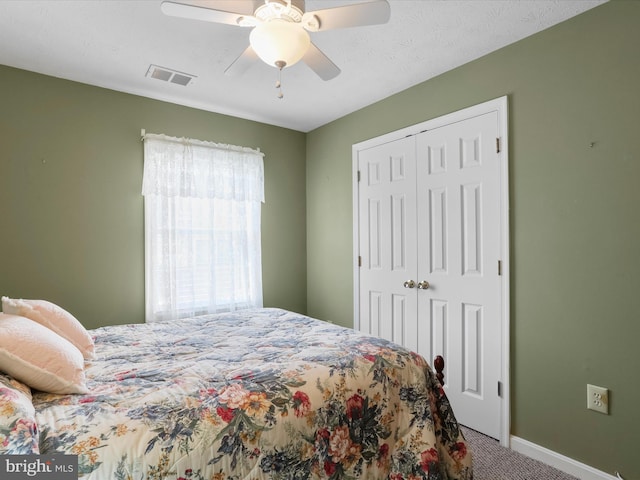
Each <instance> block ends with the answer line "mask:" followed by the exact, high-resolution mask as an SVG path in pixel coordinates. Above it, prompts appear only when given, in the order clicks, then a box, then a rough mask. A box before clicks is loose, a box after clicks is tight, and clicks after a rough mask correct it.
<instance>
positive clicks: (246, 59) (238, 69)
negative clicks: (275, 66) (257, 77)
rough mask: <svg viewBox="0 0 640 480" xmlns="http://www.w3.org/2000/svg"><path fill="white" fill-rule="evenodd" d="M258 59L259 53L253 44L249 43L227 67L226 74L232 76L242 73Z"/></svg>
mask: <svg viewBox="0 0 640 480" xmlns="http://www.w3.org/2000/svg"><path fill="white" fill-rule="evenodd" d="M256 60H258V54H257V53H256V52H255V50H254V49H253V48H252V47H251V45H249V46H248V47H247V48H246V50H245V51H244V52H242V53H241V54H240V56H239V57H238V58H236V59H235V60H234V61H233V63H232V64H231V65H229V66H228V67H227V69H226V70H225V71H224V74H225V75H231V76H238V75H242V74H243V73H244V72H246V71H247V69H248V68H249V67H250V66H251V65H253V64H254V62H255V61H256Z"/></svg>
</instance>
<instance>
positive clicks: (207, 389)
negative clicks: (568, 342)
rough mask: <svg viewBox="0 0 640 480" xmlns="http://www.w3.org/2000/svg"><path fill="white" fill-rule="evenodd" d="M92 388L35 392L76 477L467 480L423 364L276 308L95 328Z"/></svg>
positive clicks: (465, 458) (54, 444)
mask: <svg viewBox="0 0 640 480" xmlns="http://www.w3.org/2000/svg"><path fill="white" fill-rule="evenodd" d="M92 333H94V334H95V342H96V359H95V360H92V361H91V362H89V363H88V364H87V370H86V374H87V378H88V387H89V389H90V393H89V394H87V395H53V394H45V393H35V392H34V395H33V404H34V406H35V418H36V422H37V428H38V431H39V449H40V453H42V454H49V453H68V454H76V455H78V463H79V471H80V475H81V477H82V478H86V479H91V480H97V479H100V480H125V479H149V480H152V479H153V480H157V479H172V480H174V479H180V480H182V479H193V480H202V479H207V480H210V479H212V480H259V479H274V480H279V479H291V480H293V479H295V480H303V479H351V478H362V479H383V478H384V479H392V480H399V479H430V480H436V479H442V480H444V479H471V478H472V470H471V454H470V452H469V451H468V450H467V444H466V442H465V440H464V438H463V436H462V433H461V431H460V430H459V428H458V425H457V422H456V420H455V418H454V415H453V412H452V410H451V408H450V405H449V402H448V400H447V398H446V396H445V394H444V392H443V390H442V388H441V387H440V385H439V383H438V382H437V380H436V379H435V376H434V374H433V373H432V371H431V369H430V367H429V366H428V365H427V363H426V362H425V360H424V359H423V358H422V357H420V356H418V355H417V354H414V353H411V352H409V351H408V350H406V349H403V348H400V347H398V346H396V345H394V344H392V343H389V342H387V341H386V340H382V339H378V338H374V337H369V336H365V335H363V334H360V333H358V332H355V331H353V330H349V329H345V328H342V327H339V326H335V325H332V324H329V323H326V322H321V321H319V320H314V319H311V318H308V317H305V316H302V315H299V314H296V313H292V312H288V311H285V310H280V309H259V310H249V311H242V312H236V313H232V314H219V315H208V316H203V317H197V318H193V319H187V320H180V321H173V322H165V323H155V324H138V325H119V326H111V327H104V328H100V329H96V330H94V331H93V332H92Z"/></svg>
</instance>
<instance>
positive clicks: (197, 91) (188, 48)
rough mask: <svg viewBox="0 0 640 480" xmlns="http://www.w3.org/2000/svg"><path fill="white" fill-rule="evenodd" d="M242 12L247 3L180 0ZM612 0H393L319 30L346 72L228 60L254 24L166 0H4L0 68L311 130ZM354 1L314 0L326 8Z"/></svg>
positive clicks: (317, 36)
mask: <svg viewBox="0 0 640 480" xmlns="http://www.w3.org/2000/svg"><path fill="white" fill-rule="evenodd" d="M180 1H182V2H183V3H192V4H201V5H209V6H212V7H214V8H225V7H227V8H229V7H231V8H233V9H234V10H239V9H241V8H244V9H245V11H247V9H248V11H247V13H251V11H252V7H253V2H252V1H251V0H208V1H206V0H204V1H203V0H194V1H188V0H180ZM604 1H605V0H492V1H485V0H464V1H456V0H391V1H390V3H391V20H390V22H389V23H388V24H385V25H376V26H368V27H358V28H350V29H342V30H332V31H327V32H317V33H312V34H311V37H312V41H313V42H314V43H315V44H316V45H318V47H320V48H321V49H322V50H323V51H324V52H325V54H327V55H328V56H329V58H331V59H332V60H333V62H334V63H335V64H337V65H338V66H339V67H340V68H341V69H342V73H341V74H340V75H339V76H338V77H336V78H335V79H333V80H330V81H327V82H325V81H322V80H321V79H320V78H318V77H317V76H316V75H315V74H314V73H313V72H312V71H311V70H310V69H309V68H308V67H307V66H306V65H304V64H303V63H298V64H296V65H293V66H292V67H290V68H287V69H285V70H284V71H283V78H282V83H283V91H284V95H285V96H284V98H283V99H282V100H280V99H278V98H277V91H276V89H275V88H274V83H275V80H276V78H277V70H276V69H275V68H272V67H269V66H267V65H265V64H263V63H261V62H257V63H256V64H255V65H254V66H252V67H251V68H250V69H249V70H248V71H247V72H246V73H245V74H244V75H242V76H241V77H228V76H225V75H224V73H223V72H224V70H225V68H226V67H227V66H228V65H229V64H230V63H231V62H232V61H233V60H234V59H235V58H236V57H237V56H238V55H239V54H240V53H241V52H242V51H243V50H244V49H245V48H246V46H247V45H248V41H249V32H250V30H249V29H246V28H241V27H235V26H230V25H221V24H213V23H207V22H202V21H195V20H185V19H180V18H175V17H168V16H165V15H163V14H162V13H161V11H160V3H161V2H160V0H84V1H79V0H74V1H67V0H0V64H3V65H9V66H12V67H17V68H21V69H25V70H31V71H34V72H39V73H43V74H46V75H51V76H55V77H60V78H65V79H69V80H74V81H78V82H83V83H87V84H91V85H97V86H100V87H106V88H110V89H113V90H118V91H122V92H127V93H132V94H136V95H142V96H146V97H150V98H155V99H159V100H164V101H168V102H173V103H177V104H180V105H186V106H191V107H196V108H200V109H203V110H209V111H213V112H219V113H224V114H229V115H234V116H237V117H241V118H247V119H251V120H257V121H260V122H265V123H268V124H272V125H278V126H282V127H287V128H292V129H295V130H299V131H303V132H307V131H310V130H312V129H314V128H317V127H319V126H321V125H324V124H326V123H328V122H330V121H332V120H335V119H336V118H340V117H342V116H344V115H346V114H348V113H350V112H353V111H355V110H358V109H360V108H362V107H364V106H366V105H369V104H371V103H373V102H376V101H378V100H381V99H383V98H385V97H388V96H389V95H392V94H394V93H397V92H399V91H401V90H404V89H406V88H408V87H410V86H412V85H416V84H418V83H420V82H423V81H425V80H427V79H429V78H432V77H434V76H436V75H439V74H441V73H443V72H446V71H447V70H450V69H452V68H455V67H457V66H459V65H462V64H464V63H467V62H469V61H471V60H474V59H476V58H479V57H481V56H483V55H486V54H487V53H490V52H492V51H494V50H497V49H499V48H501V47H503V46H505V45H508V44H510V43H513V42H515V41H518V40H520V39H522V38H525V37H527V36H529V35H532V34H534V33H536V32H538V31H541V30H544V29H546V28H548V27H550V26H552V25H555V24H557V23H560V22H562V21H564V20H567V19H568V18H570V17H573V16H575V15H578V14H580V13H582V12H584V11H586V10H588V9H590V8H593V7H596V6H597V5H600V4H602V3H604ZM349 3H358V2H357V1H348V0H344V1H343V0H307V2H306V9H307V10H308V11H309V10H319V9H323V8H330V7H333V6H340V5H346V4H349ZM150 64H155V65H160V66H163V67H168V68H170V69H174V70H177V71H182V72H186V73H189V74H192V75H195V76H196V77H197V78H196V79H195V81H194V82H192V83H191V84H190V85H188V86H186V87H183V86H180V85H176V84H172V83H167V82H162V81H160V80H156V79H153V78H147V77H145V74H146V73H147V70H148V68H149V65H150Z"/></svg>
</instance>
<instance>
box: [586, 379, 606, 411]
mask: <svg viewBox="0 0 640 480" xmlns="http://www.w3.org/2000/svg"><path fill="white" fill-rule="evenodd" d="M587 408H588V409H589V410H595V411H596V412H600V413H604V414H605V415H609V390H608V389H606V388H603V387H598V386H596V385H589V384H587Z"/></svg>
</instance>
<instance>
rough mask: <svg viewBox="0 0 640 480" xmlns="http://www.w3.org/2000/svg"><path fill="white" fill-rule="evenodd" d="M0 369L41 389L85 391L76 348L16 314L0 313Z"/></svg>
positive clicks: (81, 365)
mask: <svg viewBox="0 0 640 480" xmlns="http://www.w3.org/2000/svg"><path fill="white" fill-rule="evenodd" d="M0 370H1V371H3V372H5V373H8V374H9V375H11V376H12V377H13V378H15V379H16V380H19V381H21V382H22V383H26V384H27V385H29V386H30V387H31V388H34V389H36V390H40V391H43V392H50V393H62V394H64V393H87V392H88V390H87V386H86V385H85V377H84V359H83V358H82V353H80V350H78V349H77V348H76V347H74V346H73V344H71V343H70V342H68V341H67V340H65V339H64V338H62V337H61V336H59V335H58V334H56V333H54V332H52V331H51V330H49V329H48V328H46V327H43V326H42V325H40V324H38V323H36V322H34V321H32V320H29V319H28V318H24V317H20V316H18V315H7V314H5V313H0Z"/></svg>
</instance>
